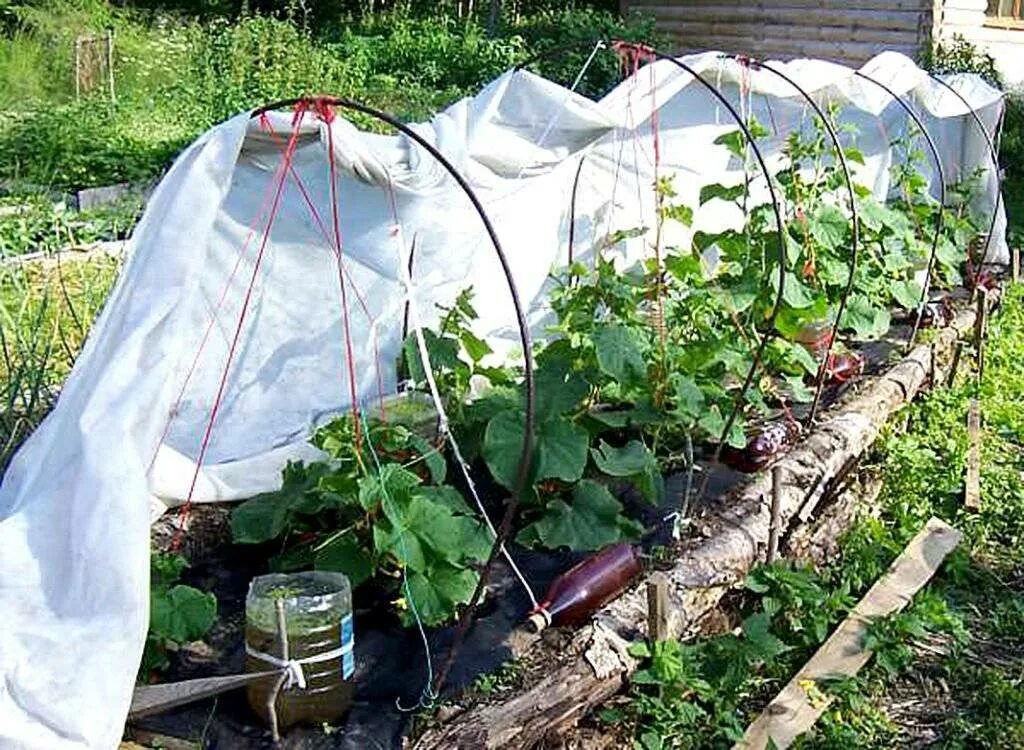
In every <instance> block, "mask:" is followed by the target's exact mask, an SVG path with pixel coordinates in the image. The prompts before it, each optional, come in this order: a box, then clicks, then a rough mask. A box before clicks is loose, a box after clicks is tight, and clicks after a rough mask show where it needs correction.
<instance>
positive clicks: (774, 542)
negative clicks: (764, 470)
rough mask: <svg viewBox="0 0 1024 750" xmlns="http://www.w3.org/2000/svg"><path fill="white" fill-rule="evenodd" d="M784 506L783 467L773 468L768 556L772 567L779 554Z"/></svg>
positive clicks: (776, 466) (767, 558)
mask: <svg viewBox="0 0 1024 750" xmlns="http://www.w3.org/2000/svg"><path fill="white" fill-rule="evenodd" d="M781 504H782V467H781V466H779V465H778V464H776V465H775V466H773V467H772V505H771V518H770V520H769V521H768V554H767V556H766V558H765V559H766V560H767V561H768V564H769V565H771V564H772V563H773V562H775V558H776V557H777V556H778V554H779V507H780V506H781Z"/></svg>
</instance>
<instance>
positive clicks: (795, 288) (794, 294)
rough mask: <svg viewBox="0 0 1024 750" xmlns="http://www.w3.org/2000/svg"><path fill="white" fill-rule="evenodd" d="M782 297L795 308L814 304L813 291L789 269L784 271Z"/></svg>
mask: <svg viewBox="0 0 1024 750" xmlns="http://www.w3.org/2000/svg"><path fill="white" fill-rule="evenodd" d="M782 299H784V300H785V301H786V304H787V305H789V306H790V307H792V308H795V309H797V310H800V309H803V308H805V307H810V306H811V305H813V304H814V292H813V291H812V290H811V289H810V288H809V287H808V286H806V285H805V284H804V283H803V282H802V281H800V279H798V278H797V277H796V275H795V274H793V273H792V272H791V271H786V281H785V286H783V288H782Z"/></svg>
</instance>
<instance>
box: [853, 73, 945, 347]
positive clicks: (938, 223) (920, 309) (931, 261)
mask: <svg viewBox="0 0 1024 750" xmlns="http://www.w3.org/2000/svg"><path fill="white" fill-rule="evenodd" d="M854 75H856V76H859V77H860V78H863V79H864V80H865V81H870V82H871V83H873V84H875V85H876V86H878V87H879V88H881V89H882V90H883V91H885V92H886V93H887V94H889V96H891V97H892V98H893V100H895V101H896V102H897V103H898V104H899V105H900V106H901V107H902V108H903V110H904V111H905V112H906V113H907V115H908V116H909V117H910V119H911V120H913V121H914V124H915V125H917V128H918V130H920V131H921V135H923V136H924V139H925V142H926V143H927V144H928V150H929V151H931V154H932V160H933V161H934V162H935V170H936V172H937V174H938V178H939V210H938V211H937V212H936V214H935V234H934V235H933V236H932V250H931V254H930V255H929V256H928V271H927V274H926V275H925V281H924V285H923V286H922V287H921V300H920V302H919V303H918V306H917V317H916V318H915V319H914V325H913V327H912V328H911V330H910V338H909V339H907V351H909V350H910V349H912V348H913V346H914V340H915V339H916V338H917V332H918V330H919V329H920V327H921V319H922V318H923V317H924V310H925V307H926V306H927V304H928V294H929V291H930V286H931V281H932V273H934V270H935V256H936V255H937V254H938V250H939V238H940V237H941V235H942V224H943V222H944V220H945V217H944V213H945V210H946V172H945V170H944V169H943V168H942V156H941V155H940V154H939V149H938V147H937V146H936V145H935V141H934V140H933V139H932V136H931V134H930V133H929V132H928V128H926V127H925V126H924V122H923V121H922V120H921V118H920V117H918V115H917V113H916V112H915V111H914V110H913V108H912V107H911V106H910V104H909V103H907V102H906V101H904V99H903V97H901V96H899V95H897V94H896V92H895V91H893V90H892V89H891V88H889V87H888V86H886V85H885V84H884V83H882V82H881V81H879V80H877V79H875V78H872V77H871V76H869V75H867V74H865V73H862V72H861V71H859V70H855V71H854ZM879 117H881V115H879Z"/></svg>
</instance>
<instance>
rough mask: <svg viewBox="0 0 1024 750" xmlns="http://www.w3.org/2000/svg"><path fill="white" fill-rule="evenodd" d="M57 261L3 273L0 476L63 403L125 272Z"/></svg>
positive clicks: (102, 258) (98, 263) (105, 261)
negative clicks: (83, 349)
mask: <svg viewBox="0 0 1024 750" xmlns="http://www.w3.org/2000/svg"><path fill="white" fill-rule="evenodd" d="M58 258H59V256H55V257H53V258H51V259H48V260H47V261H45V262H43V263H25V264H23V263H12V262H10V261H8V262H4V263H3V265H0V436H2V441H0V474H2V472H3V469H4V468H5V467H6V466H7V464H8V462H9V461H10V459H11V457H12V455H13V452H14V451H15V450H16V449H17V447H18V446H19V445H20V444H21V442H22V441H23V440H24V439H25V438H26V437H28V435H29V433H31V431H32V430H33V429H35V427H36V425H38V424H39V422H40V421H42V418H43V417H44V416H45V415H46V414H47V413H48V412H49V410H50V408H52V406H53V404H54V403H55V402H56V399H57V395H58V394H59V392H60V388H61V386H62V384H63V382H64V379H65V378H66V377H67V375H68V373H69V372H70V371H71V368H72V366H73V365H74V361H75V358H76V357H77V356H78V352H79V351H80V350H81V347H82V344H83V343H84V341H85V337H86V336H87V335H88V332H89V329H90V327H91V325H92V322H93V320H94V319H95V317H96V315H97V314H98V313H99V311H100V309H101V308H102V306H103V303H104V301H105V300H106V298H107V294H108V293H109V291H110V288H111V286H112V284H113V281H114V278H115V277H116V275H117V271H118V268H119V265H120V264H119V261H118V260H116V259H115V258H112V257H110V256H106V255H90V256H88V257H83V258H78V259H75V258H70V257H66V258H64V259H62V260H58Z"/></svg>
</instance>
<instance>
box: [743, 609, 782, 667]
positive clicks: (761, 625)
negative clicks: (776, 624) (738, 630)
mask: <svg viewBox="0 0 1024 750" xmlns="http://www.w3.org/2000/svg"><path fill="white" fill-rule="evenodd" d="M771 624H772V622H771V618H770V617H769V616H768V613H767V612H759V613H757V614H756V615H751V616H750V617H748V618H747V619H745V620H744V621H743V623H742V628H743V634H744V635H745V636H746V637H747V640H749V641H750V643H751V645H753V646H754V648H755V649H756V652H757V657H758V658H759V659H761V660H762V661H769V660H771V659H774V658H775V657H776V656H778V655H779V654H783V653H785V652H786V651H789V650H790V648H791V647H790V646H787V645H786V644H785V643H783V642H782V641H781V640H779V639H778V638H777V637H776V636H774V635H772V632H771Z"/></svg>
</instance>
